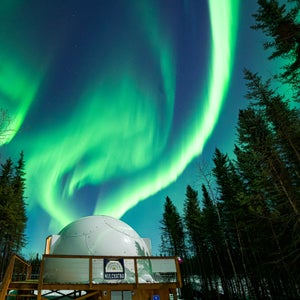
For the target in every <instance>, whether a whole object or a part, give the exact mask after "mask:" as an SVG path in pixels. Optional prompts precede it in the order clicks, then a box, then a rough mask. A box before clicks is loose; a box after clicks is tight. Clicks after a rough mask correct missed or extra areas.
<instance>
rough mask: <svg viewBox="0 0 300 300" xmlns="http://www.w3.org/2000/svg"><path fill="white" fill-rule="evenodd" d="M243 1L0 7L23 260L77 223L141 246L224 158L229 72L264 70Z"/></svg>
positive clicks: (268, 68) (241, 102)
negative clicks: (122, 230) (107, 221)
mask: <svg viewBox="0 0 300 300" xmlns="http://www.w3.org/2000/svg"><path fill="white" fill-rule="evenodd" d="M255 11H256V1H254V0H241V1H238V0H231V1H230V0H210V1H205V0H195V1H192V0H191V1H184V0H181V1H179V0H149V1H148V0H112V1H104V0H88V1H83V0H64V1H61V0H51V1H47V0H44V1H41V0H23V1H22V0H2V1H1V3H0V108H2V109H4V110H7V112H8V114H9V116H10V118H11V122H10V124H9V127H8V128H6V129H7V131H6V134H5V136H4V137H2V139H1V143H2V145H1V148H0V158H1V160H2V161H4V160H5V159H6V158H7V157H8V156H9V157H11V158H12V159H13V160H14V161H17V159H18V158H19V153H20V152H21V151H24V156H25V162H26V191H25V197H26V203H27V216H28V223H27V230H26V234H27V237H28V246H27V247H26V249H25V250H24V251H25V252H27V253H29V254H33V253H37V252H39V253H43V250H44V244H45V238H46V237H47V236H48V235H50V234H57V233H58V232H59V231H60V230H61V229H62V228H63V227H64V226H65V225H67V224H69V223H70V222H72V221H74V220H76V219H78V218H80V217H84V216H87V215H93V214H105V215H110V216H113V217H116V218H121V219H122V220H123V221H125V222H126V223H128V224H129V225H130V226H132V227H133V228H134V229H135V230H136V231H137V232H138V233H139V234H140V235H141V236H142V237H149V238H151V240H152V246H153V252H154V253H153V254H158V251H159V244H160V233H161V232H160V224H159V221H160V220H161V218H162V213H163V204H164V202H165V197H166V196H169V197H170V198H171V200H172V201H173V203H174V204H175V205H176V206H177V208H178V211H179V212H180V213H181V212H182V207H183V202H184V200H185V189H186V186H187V184H190V185H191V186H192V187H193V188H195V189H197V190H199V189H200V182H199V179H198V178H199V171H198V164H199V163H200V162H201V161H207V162H208V163H210V162H211V158H212V155H213V152H214V149H215V147H218V148H220V149H221V150H222V151H224V152H229V153H230V152H231V151H232V149H233V145H234V141H235V126H236V120H237V115H238V110H239V108H243V107H244V106H245V105H246V100H245V98H244V94H245V82H244V80H243V74H242V70H243V68H245V67H246V68H250V70H251V71H254V72H256V71H258V72H260V74H262V75H269V74H270V73H271V72H272V68H274V66H273V65H271V64H270V63H269V62H268V61H267V56H268V55H267V53H265V51H264V50H263V47H262V42H263V41H264V37H263V36H262V35H261V34H260V33H259V32H255V31H253V30H251V29H250V28H249V26H250V25H252V24H253V23H254V20H253V18H252V14H253V13H254V12H255Z"/></svg>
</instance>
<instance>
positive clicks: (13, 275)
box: [0, 254, 31, 300]
mask: <svg viewBox="0 0 300 300" xmlns="http://www.w3.org/2000/svg"><path fill="white" fill-rule="evenodd" d="M30 274H31V266H30V264H29V263H28V262H26V261H25V260H24V259H23V258H21V257H20V256H18V255H17V254H14V255H13V256H12V258H11V260H10V262H9V265H8V267H7V269H6V272H5V274H4V277H3V280H2V283H1V286H0V300H3V299H5V296H6V295H7V290H8V287H9V285H10V283H11V282H12V281H21V280H28V279H29V278H30Z"/></svg>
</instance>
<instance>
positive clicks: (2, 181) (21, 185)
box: [0, 152, 27, 276]
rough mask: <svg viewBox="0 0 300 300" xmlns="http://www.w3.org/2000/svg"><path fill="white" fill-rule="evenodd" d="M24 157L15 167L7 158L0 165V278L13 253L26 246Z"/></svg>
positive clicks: (22, 156)
mask: <svg viewBox="0 0 300 300" xmlns="http://www.w3.org/2000/svg"><path fill="white" fill-rule="evenodd" d="M24 190H25V171H24V155H23V152H22V153H21V154H20V158H19V160H18V162H17V164H16V165H14V164H13V161H12V160H11V159H10V158H8V159H7V160H6V162H5V163H3V164H2V165H1V174H0V259H1V260H0V263H1V265H0V266H1V276H2V275H3V273H4V272H5V269H6V266H7V264H8V262H9V259H10V257H11V255H12V254H13V253H19V254H20V251H21V249H22V248H23V247H24V246H25V244H26V237H25V227H26V222H27V217H26V211H25V201H24Z"/></svg>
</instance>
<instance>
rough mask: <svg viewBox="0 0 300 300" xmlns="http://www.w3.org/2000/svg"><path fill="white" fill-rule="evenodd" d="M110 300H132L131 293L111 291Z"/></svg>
mask: <svg viewBox="0 0 300 300" xmlns="http://www.w3.org/2000/svg"><path fill="white" fill-rule="evenodd" d="M111 300H132V293H131V291H111Z"/></svg>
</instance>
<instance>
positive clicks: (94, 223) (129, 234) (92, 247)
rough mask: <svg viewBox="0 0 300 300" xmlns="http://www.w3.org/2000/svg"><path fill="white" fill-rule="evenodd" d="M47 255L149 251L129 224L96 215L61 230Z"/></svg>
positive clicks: (126, 254) (143, 253)
mask: <svg viewBox="0 0 300 300" xmlns="http://www.w3.org/2000/svg"><path fill="white" fill-rule="evenodd" d="M54 237H55V238H54ZM50 254H61V255H93V256H97V255H99V256H148V255H150V250H149V248H148V246H147V244H146V243H145V241H144V240H143V239H142V238H141V237H140V236H139V235H138V233H137V232H136V231H135V230H134V229H133V228H132V227H130V226H129V225H128V224H126V223H125V222H123V221H121V220H118V219H115V218H113V217H110V216H104V215H99V216H88V217H85V218H81V219H79V220H76V221H74V222H72V223H70V224H69V225H67V226H66V227H65V228H63V229H62V230H61V231H60V232H59V234H58V235H56V236H53V240H52V245H51V248H50Z"/></svg>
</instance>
